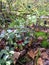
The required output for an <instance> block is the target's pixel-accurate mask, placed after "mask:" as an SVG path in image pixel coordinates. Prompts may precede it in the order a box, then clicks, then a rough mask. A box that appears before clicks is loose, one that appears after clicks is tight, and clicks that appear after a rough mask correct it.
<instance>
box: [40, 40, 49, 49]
mask: <svg viewBox="0 0 49 65" xmlns="http://www.w3.org/2000/svg"><path fill="white" fill-rule="evenodd" d="M48 46H49V44H48V41H47V40H44V41H42V43H41V47H44V48H48Z"/></svg>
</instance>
